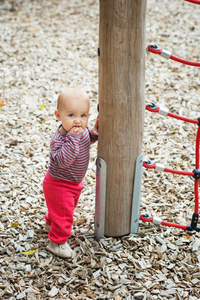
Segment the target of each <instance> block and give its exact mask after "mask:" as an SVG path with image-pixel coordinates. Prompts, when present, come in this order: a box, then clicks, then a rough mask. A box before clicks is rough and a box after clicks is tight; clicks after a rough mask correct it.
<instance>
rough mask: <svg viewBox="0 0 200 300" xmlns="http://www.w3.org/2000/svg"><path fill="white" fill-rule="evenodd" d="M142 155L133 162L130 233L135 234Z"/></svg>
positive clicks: (137, 218)
mask: <svg viewBox="0 0 200 300" xmlns="http://www.w3.org/2000/svg"><path fill="white" fill-rule="evenodd" d="M142 167H143V154H140V155H138V157H137V158H136V161H135V176H134V183H133V201H132V212H131V228H130V233H132V234H136V233H137V231H138V226H139V219H140V215H139V212H140V195H141V185H142V170H143V168H142Z"/></svg>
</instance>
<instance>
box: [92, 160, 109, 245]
mask: <svg viewBox="0 0 200 300" xmlns="http://www.w3.org/2000/svg"><path fill="white" fill-rule="evenodd" d="M96 165H97V171H96V199H95V220H94V226H95V228H94V237H95V239H96V240H97V241H99V240H100V239H101V238H102V237H103V236H104V233H105V211H106V178H107V164H106V162H105V160H103V159H102V158H100V157H99V158H97V161H96Z"/></svg>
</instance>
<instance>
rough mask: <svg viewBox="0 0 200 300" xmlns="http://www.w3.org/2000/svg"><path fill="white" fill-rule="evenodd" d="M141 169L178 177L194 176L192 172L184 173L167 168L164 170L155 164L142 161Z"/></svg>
mask: <svg viewBox="0 0 200 300" xmlns="http://www.w3.org/2000/svg"><path fill="white" fill-rule="evenodd" d="M143 167H145V168H146V169H156V170H160V171H163V172H168V173H173V174H178V175H186V176H194V172H186V171H179V170H173V169H169V168H165V167H164V166H161V165H158V167H157V164H156V163H152V162H151V161H144V162H143Z"/></svg>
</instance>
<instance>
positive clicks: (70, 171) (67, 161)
mask: <svg viewBox="0 0 200 300" xmlns="http://www.w3.org/2000/svg"><path fill="white" fill-rule="evenodd" d="M96 140H97V137H96V136H93V135H92V133H91V130H90V129H89V128H88V127H86V128H85V130H84V133H83V135H82V136H79V135H77V134H73V133H67V135H62V134H61V133H60V130H59V128H58V129H57V131H56V132H55V134H54V136H53V137H52V139H51V144H50V163H49V167H48V171H49V173H50V175H52V176H53V177H55V178H58V179H64V180H68V181H75V182H80V181H82V179H83V177H84V176H85V173H86V171H87V168H88V163H89V155H90V154H89V147H90V145H91V143H94V142H95V141H96Z"/></svg>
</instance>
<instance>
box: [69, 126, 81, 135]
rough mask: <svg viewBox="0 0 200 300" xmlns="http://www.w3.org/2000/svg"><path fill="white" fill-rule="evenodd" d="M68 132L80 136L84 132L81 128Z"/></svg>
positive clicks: (74, 128) (73, 128)
mask: <svg viewBox="0 0 200 300" xmlns="http://www.w3.org/2000/svg"><path fill="white" fill-rule="evenodd" d="M69 132H70V133H73V134H77V135H80V136H81V135H83V133H84V130H83V128H82V127H72V128H71V129H70V131H69Z"/></svg>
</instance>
